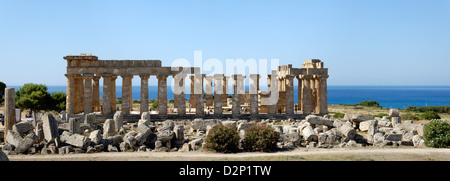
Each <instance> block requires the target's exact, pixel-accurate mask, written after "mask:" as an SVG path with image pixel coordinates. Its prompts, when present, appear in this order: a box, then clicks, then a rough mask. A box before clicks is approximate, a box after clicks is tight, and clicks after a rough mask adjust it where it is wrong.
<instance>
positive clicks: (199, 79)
mask: <svg viewBox="0 0 450 181" xmlns="http://www.w3.org/2000/svg"><path fill="white" fill-rule="evenodd" d="M194 77H195V85H194V86H198V87H199V88H201V89H200V90H198V88H197V87H194V90H195V89H197V90H198V93H200V94H195V93H196V92H195V91H194V94H191V96H192V95H194V96H195V97H196V101H197V102H196V103H195V113H196V114H197V115H203V114H204V103H203V76H202V75H197V76H194Z"/></svg>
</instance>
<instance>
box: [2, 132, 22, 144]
mask: <svg viewBox="0 0 450 181" xmlns="http://www.w3.org/2000/svg"><path fill="white" fill-rule="evenodd" d="M5 139H6V142H7V143H9V144H11V145H14V147H17V146H19V144H20V142H22V140H23V139H22V136H20V134H19V133H18V132H17V131H15V130H9V131H8V134H7V135H6V138H5Z"/></svg>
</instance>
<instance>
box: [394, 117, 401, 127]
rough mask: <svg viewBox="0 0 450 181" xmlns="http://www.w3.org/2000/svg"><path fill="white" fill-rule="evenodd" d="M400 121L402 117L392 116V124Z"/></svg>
mask: <svg viewBox="0 0 450 181" xmlns="http://www.w3.org/2000/svg"><path fill="white" fill-rule="evenodd" d="M401 123H402V118H400V117H392V126H395V125H397V124H401Z"/></svg>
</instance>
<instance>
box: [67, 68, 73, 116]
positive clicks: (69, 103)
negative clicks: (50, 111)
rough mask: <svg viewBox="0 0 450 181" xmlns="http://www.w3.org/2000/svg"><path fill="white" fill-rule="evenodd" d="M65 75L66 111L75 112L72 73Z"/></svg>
mask: <svg viewBox="0 0 450 181" xmlns="http://www.w3.org/2000/svg"><path fill="white" fill-rule="evenodd" d="M65 76H66V77H67V91H66V92H67V97H66V112H67V113H68V114H75V79H74V76H73V75H69V74H66V75H65Z"/></svg>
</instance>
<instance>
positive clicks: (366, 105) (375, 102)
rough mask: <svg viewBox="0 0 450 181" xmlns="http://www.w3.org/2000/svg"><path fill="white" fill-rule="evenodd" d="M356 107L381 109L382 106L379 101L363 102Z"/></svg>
mask: <svg viewBox="0 0 450 181" xmlns="http://www.w3.org/2000/svg"><path fill="white" fill-rule="evenodd" d="M355 106H365V107H379V108H381V106H380V104H379V103H378V102H377V101H362V102H360V103H358V104H355Z"/></svg>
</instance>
